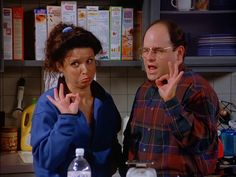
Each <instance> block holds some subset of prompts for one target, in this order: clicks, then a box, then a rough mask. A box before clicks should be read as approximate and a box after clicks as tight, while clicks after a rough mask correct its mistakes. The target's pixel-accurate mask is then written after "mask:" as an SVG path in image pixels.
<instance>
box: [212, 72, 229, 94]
mask: <svg viewBox="0 0 236 177" xmlns="http://www.w3.org/2000/svg"><path fill="white" fill-rule="evenodd" d="M230 84H231V74H225V75H221V76H219V77H216V78H215V80H214V89H215V91H216V93H217V94H230V89H231V88H230Z"/></svg>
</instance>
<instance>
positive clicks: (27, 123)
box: [20, 98, 37, 151]
mask: <svg viewBox="0 0 236 177" xmlns="http://www.w3.org/2000/svg"><path fill="white" fill-rule="evenodd" d="M36 102H37V99H36V98H33V99H32V104H31V105H30V106H28V107H27V108H26V109H25V110H24V111H23V113H22V118H21V142H20V147H21V150H22V151H31V150H32V147H31V145H30V138H31V133H30V131H31V123H32V117H33V112H34V108H35V105H36Z"/></svg>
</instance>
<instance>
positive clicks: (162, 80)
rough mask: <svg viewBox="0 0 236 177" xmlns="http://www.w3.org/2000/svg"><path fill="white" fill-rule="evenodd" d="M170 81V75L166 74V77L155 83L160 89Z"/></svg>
mask: <svg viewBox="0 0 236 177" xmlns="http://www.w3.org/2000/svg"><path fill="white" fill-rule="evenodd" d="M168 79H169V75H168V74H165V75H163V76H161V77H160V78H159V79H157V80H156V81H155V83H156V86H157V87H160V86H162V85H165V84H167V83H168V81H167V80H168Z"/></svg>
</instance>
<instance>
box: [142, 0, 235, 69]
mask: <svg viewBox="0 0 236 177" xmlns="http://www.w3.org/2000/svg"><path fill="white" fill-rule="evenodd" d="M193 1H194V0H193ZM143 13H144V18H145V21H144V24H143V28H144V30H145V29H146V28H147V27H148V26H149V24H151V23H152V22H153V21H154V20H157V19H169V20H172V21H174V22H176V23H177V24H179V25H180V26H181V27H182V28H183V29H184V31H185V32H186V37H187V41H188V50H187V57H186V58H185V63H186V64H187V65H188V66H190V67H192V68H193V69H194V70H197V71H200V72H235V71H236V56H224V55H222V56H198V55H197V39H198V37H199V36H201V35H208V34H223V33H224V34H233V33H234V35H236V22H235V19H236V9H231V10H207V11H196V10H191V11H177V10H175V9H174V8H173V7H171V4H170V1H165V0H146V1H144V3H143Z"/></svg>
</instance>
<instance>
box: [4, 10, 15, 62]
mask: <svg viewBox="0 0 236 177" xmlns="http://www.w3.org/2000/svg"><path fill="white" fill-rule="evenodd" d="M2 10H3V13H2V18H3V58H4V60H12V59H13V45H12V37H13V36H12V9H11V8H3V9H2Z"/></svg>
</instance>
